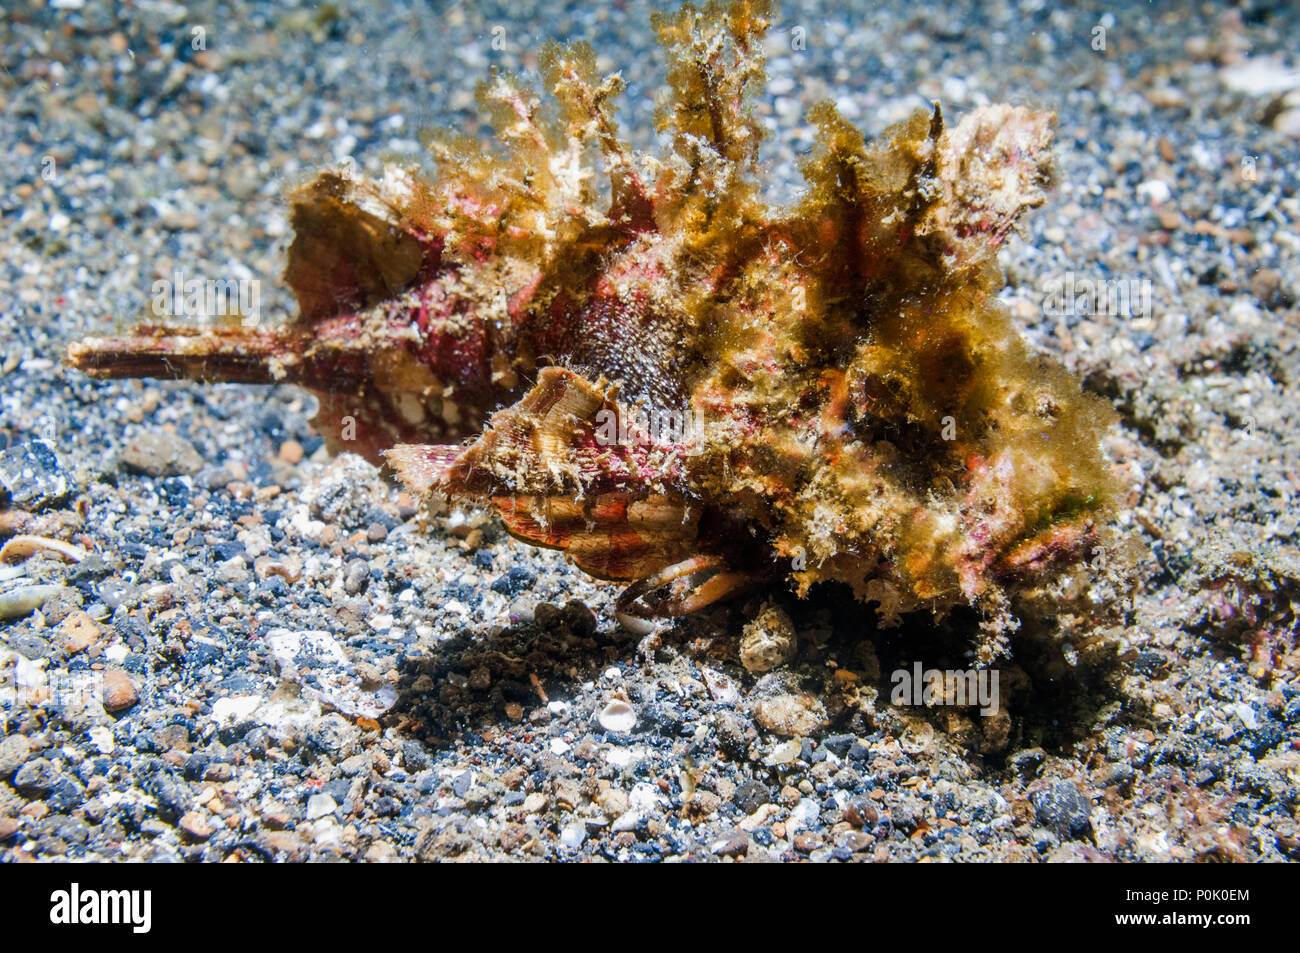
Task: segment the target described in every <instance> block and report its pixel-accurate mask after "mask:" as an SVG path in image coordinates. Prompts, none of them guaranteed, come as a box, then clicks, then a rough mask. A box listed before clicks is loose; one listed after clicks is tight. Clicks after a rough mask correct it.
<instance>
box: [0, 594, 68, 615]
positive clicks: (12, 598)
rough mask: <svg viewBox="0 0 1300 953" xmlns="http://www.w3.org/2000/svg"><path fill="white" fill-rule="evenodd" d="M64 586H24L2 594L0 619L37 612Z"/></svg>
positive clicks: (0, 598)
mask: <svg viewBox="0 0 1300 953" xmlns="http://www.w3.org/2000/svg"><path fill="white" fill-rule="evenodd" d="M63 589H64V587H63V586H23V587H22V588H20V589H14V590H12V591H10V592H6V593H4V594H3V595H0V619H16V618H18V617H20V616H25V615H27V614H28V613H29V612H35V611H36V610H37V609H39V608H40V607H41V606H43V605H45V603H46V602H48V601H49V600H50V599H53V598H54V597H55V596H56V595H58V594H59V593H60V592H62V591H63Z"/></svg>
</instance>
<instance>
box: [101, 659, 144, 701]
mask: <svg viewBox="0 0 1300 953" xmlns="http://www.w3.org/2000/svg"><path fill="white" fill-rule="evenodd" d="M103 698H104V709H105V710H106V711H123V710H125V709H127V708H130V707H131V706H132V705H134V704H135V703H136V700H137V698H138V696H137V695H136V691H135V685H134V684H133V683H132V682H131V679H130V677H129V676H128V675H127V674H126V672H124V671H122V670H121V669H120V668H111V669H109V670H108V671H107V672H105V673H104V687H103Z"/></svg>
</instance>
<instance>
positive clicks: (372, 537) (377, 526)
mask: <svg viewBox="0 0 1300 953" xmlns="http://www.w3.org/2000/svg"><path fill="white" fill-rule="evenodd" d="M387 538H388V527H387V526H385V525H384V524H383V523H371V524H370V525H369V526H367V527H366V539H367V541H369V542H372V543H382V542H383V541H384V540H386V539H387Z"/></svg>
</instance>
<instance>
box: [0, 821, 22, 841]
mask: <svg viewBox="0 0 1300 953" xmlns="http://www.w3.org/2000/svg"><path fill="white" fill-rule="evenodd" d="M16 833H18V821H17V820H16V819H15V818H12V817H0V841H4V840H8V839H9V838H11V837H13V836H14V834H16Z"/></svg>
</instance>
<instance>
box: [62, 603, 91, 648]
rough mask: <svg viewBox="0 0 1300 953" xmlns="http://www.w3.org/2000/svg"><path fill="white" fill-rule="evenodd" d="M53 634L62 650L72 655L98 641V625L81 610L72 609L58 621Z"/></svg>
mask: <svg viewBox="0 0 1300 953" xmlns="http://www.w3.org/2000/svg"><path fill="white" fill-rule="evenodd" d="M55 636H56V638H57V639H58V644H59V645H60V646H61V647H62V649H63V651H64V652H66V653H68V654H69V655H74V654H76V653H77V652H82V651H85V650H86V649H88V648H90V647H91V646H92V645H94V644H95V643H96V642H98V641H99V626H98V625H96V624H95V620H94V619H92V618H91V617H90V616H88V615H87V614H86V613H85V612H84V611H83V610H81V609H74V610H73V611H72V612H70V613H68V614H67V615H66V616H65V617H64V619H63V621H62V622H60V623H59V625H58V628H57V629H56V630H55Z"/></svg>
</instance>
